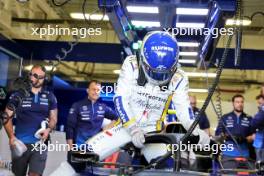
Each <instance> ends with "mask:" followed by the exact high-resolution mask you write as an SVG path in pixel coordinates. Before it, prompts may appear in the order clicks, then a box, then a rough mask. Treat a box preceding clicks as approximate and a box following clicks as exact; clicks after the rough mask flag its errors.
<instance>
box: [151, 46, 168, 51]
mask: <svg viewBox="0 0 264 176" xmlns="http://www.w3.org/2000/svg"><path fill="white" fill-rule="evenodd" d="M151 50H153V51H173V48H172V47H168V46H152V47H151Z"/></svg>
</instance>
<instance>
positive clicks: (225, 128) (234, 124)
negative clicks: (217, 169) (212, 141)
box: [215, 94, 253, 169]
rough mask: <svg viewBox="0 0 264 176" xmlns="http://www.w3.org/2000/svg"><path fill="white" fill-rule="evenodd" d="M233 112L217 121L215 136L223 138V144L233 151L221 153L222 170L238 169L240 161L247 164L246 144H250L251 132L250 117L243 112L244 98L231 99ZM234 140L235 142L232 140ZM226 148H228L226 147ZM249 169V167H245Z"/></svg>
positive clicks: (237, 96) (234, 97) (247, 151)
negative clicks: (230, 147)
mask: <svg viewBox="0 0 264 176" xmlns="http://www.w3.org/2000/svg"><path fill="white" fill-rule="evenodd" d="M232 102H233V108H234V110H233V111H232V112H230V113H228V114H225V115H224V116H223V117H222V118H221V119H220V121H219V124H218V126H217V129H216V132H215V135H216V136H220V135H222V136H224V137H225V144H226V145H228V146H230V145H232V146H233V147H232V148H233V150H225V151H222V164H223V168H224V169H236V168H239V163H240V162H241V161H244V162H246V163H247V164H250V163H248V162H247V159H248V158H249V148H248V143H249V142H252V140H253V137H252V130H251V128H250V122H251V120H252V117H251V116H248V115H247V114H246V113H244V112H243V109H244V97H243V96H242V95H239V94H238V95H235V96H233V97H232ZM231 134H232V137H233V138H234V139H235V140H236V142H237V143H236V142H235V141H234V140H233V139H232V137H231ZM227 148H228V147H227ZM247 167H248V168H250V167H249V166H247Z"/></svg>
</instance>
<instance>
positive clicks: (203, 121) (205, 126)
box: [167, 95, 210, 135]
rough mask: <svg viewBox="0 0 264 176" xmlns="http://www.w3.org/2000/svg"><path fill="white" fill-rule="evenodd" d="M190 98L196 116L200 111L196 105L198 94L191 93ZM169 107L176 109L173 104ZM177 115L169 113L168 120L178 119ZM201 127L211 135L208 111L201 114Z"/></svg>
mask: <svg viewBox="0 0 264 176" xmlns="http://www.w3.org/2000/svg"><path fill="white" fill-rule="evenodd" d="M189 100H190V105H191V107H192V111H193V114H194V116H195V115H197V114H198V113H199V111H200V110H199V109H198V108H197V107H196V105H197V102H196V96H193V95H189ZM169 109H173V110H174V109H175V107H174V105H173V104H171V105H170V108H169ZM176 119H177V117H176V116H175V115H174V114H169V115H168V117H167V120H168V122H173V121H176ZM199 127H200V129H202V130H204V131H205V132H206V133H207V134H208V135H210V123H209V120H208V118H207V115H206V113H203V114H202V115H201V119H200V121H199Z"/></svg>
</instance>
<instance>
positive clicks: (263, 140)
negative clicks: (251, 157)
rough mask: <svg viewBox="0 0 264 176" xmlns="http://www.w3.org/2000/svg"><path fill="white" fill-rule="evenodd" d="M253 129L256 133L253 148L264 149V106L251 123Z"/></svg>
mask: <svg viewBox="0 0 264 176" xmlns="http://www.w3.org/2000/svg"><path fill="white" fill-rule="evenodd" d="M251 128H252V130H253V131H256V130H257V131H256V137H255V139H254V143H253V146H254V147H255V148H257V149H263V148H264V106H261V107H259V111H258V112H257V114H256V115H255V116H254V118H253V119H252V121H251Z"/></svg>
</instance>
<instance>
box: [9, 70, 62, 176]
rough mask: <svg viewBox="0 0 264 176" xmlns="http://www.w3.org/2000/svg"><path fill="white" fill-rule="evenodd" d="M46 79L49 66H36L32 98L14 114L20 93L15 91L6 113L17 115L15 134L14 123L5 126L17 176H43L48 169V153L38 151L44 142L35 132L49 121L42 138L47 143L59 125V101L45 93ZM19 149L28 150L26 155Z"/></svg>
mask: <svg viewBox="0 0 264 176" xmlns="http://www.w3.org/2000/svg"><path fill="white" fill-rule="evenodd" d="M45 78H46V70H45V67H44V66H41V65H34V66H33V67H32V69H31V71H30V81H31V85H32V88H31V92H30V96H29V97H25V98H23V99H22V101H21V104H20V105H19V106H18V107H17V109H16V112H14V111H13V110H14V109H13V108H12V107H10V106H8V104H10V103H11V104H12V103H13V104H15V103H16V101H17V99H16V97H17V96H18V94H19V92H14V93H13V94H12V95H11V96H10V99H9V103H8V104H7V107H6V110H5V111H6V113H7V114H8V115H9V116H12V115H14V113H15V114H16V125H15V130H14V131H13V123H12V120H9V121H8V122H7V123H6V124H5V129H6V132H7V135H8V137H9V144H10V148H11V154H12V171H13V173H14V174H15V175H16V176H25V175H29V176H39V175H42V174H43V171H44V169H45V164H46V159H47V150H45V151H43V152H42V153H40V152H39V151H37V150H35V149H34V145H35V143H36V142H38V141H39V140H40V139H38V138H36V137H35V133H36V132H37V131H38V129H39V128H40V125H41V122H42V121H44V120H45V119H46V118H48V119H49V124H48V128H46V129H45V130H43V131H42V132H41V134H40V135H41V139H42V140H43V141H45V140H46V139H47V138H48V137H49V133H50V132H51V131H52V129H54V128H55V126H56V123H57V100H56V97H55V96H54V94H53V93H52V92H50V91H47V90H44V88H43V86H44V83H45V81H46V80H45ZM18 146H20V147H21V146H22V147H23V146H25V147H26V151H25V152H24V153H22V156H20V155H17V153H16V149H17V148H19V147H18ZM27 171H28V174H27Z"/></svg>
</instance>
